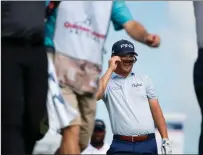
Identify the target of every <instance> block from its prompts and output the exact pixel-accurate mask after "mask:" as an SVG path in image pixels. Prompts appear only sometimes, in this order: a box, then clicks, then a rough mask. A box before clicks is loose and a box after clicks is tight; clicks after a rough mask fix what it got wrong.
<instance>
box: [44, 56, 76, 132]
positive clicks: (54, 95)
mask: <svg viewBox="0 0 203 155" xmlns="http://www.w3.org/2000/svg"><path fill="white" fill-rule="evenodd" d="M48 66H49V79H48V81H49V91H48V99H47V111H48V119H49V130H53V131H57V132H60V130H61V129H62V128H64V127H67V126H69V125H70V122H71V121H72V120H73V119H74V118H75V117H76V116H77V115H78V112H77V111H76V110H75V109H74V108H73V107H72V106H71V105H70V104H69V103H68V102H65V101H64V99H63V97H62V94H61V91H60V88H59V84H58V80H57V77H56V72H55V67H54V64H53V60H52V58H51V56H49V55H48Z"/></svg>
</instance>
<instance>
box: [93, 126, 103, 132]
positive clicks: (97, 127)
mask: <svg viewBox="0 0 203 155" xmlns="http://www.w3.org/2000/svg"><path fill="white" fill-rule="evenodd" d="M94 130H96V131H104V130H105V127H101V126H96V127H95V128H94Z"/></svg>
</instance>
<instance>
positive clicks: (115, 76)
mask: <svg viewBox="0 0 203 155" xmlns="http://www.w3.org/2000/svg"><path fill="white" fill-rule="evenodd" d="M132 75H135V73H134V72H133V71H132V72H131V73H130V74H129V75H128V76H132ZM128 76H127V77H128ZM111 78H112V79H114V78H123V77H122V76H121V75H119V74H116V73H115V72H113V73H112V75H111Z"/></svg>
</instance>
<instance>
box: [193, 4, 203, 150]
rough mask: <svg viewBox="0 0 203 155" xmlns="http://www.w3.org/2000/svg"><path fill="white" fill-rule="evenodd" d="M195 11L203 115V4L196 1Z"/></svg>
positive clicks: (202, 143)
mask: <svg viewBox="0 0 203 155" xmlns="http://www.w3.org/2000/svg"><path fill="white" fill-rule="evenodd" d="M194 11H195V18H196V32H197V45H198V57H197V60H196V62H195V65H194V73H193V77H194V78H193V79H194V88H195V92H196V95H197V100H198V102H199V105H200V109H201V114H202V115H203V16H202V15H203V2H202V1H194ZM202 118H203V117H202ZM199 154H203V121H202V125H201V134H200V139H199Z"/></svg>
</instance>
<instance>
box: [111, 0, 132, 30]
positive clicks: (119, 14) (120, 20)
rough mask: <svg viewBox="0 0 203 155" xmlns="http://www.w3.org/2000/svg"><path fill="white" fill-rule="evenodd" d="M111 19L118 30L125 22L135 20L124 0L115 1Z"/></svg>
mask: <svg viewBox="0 0 203 155" xmlns="http://www.w3.org/2000/svg"><path fill="white" fill-rule="evenodd" d="M111 20H112V22H113V26H114V29H115V30H117V31H118V30H121V29H123V24H125V23H127V22H128V21H130V20H133V17H132V15H131V13H130V11H129V9H128V7H127V6H126V4H125V1H124V0H115V1H114V2H113V8H112V13H111Z"/></svg>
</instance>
